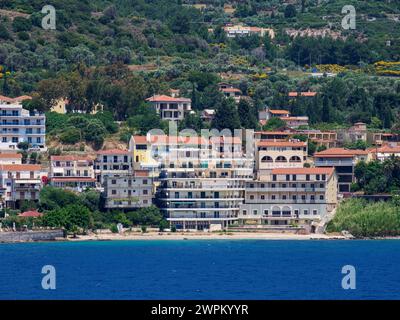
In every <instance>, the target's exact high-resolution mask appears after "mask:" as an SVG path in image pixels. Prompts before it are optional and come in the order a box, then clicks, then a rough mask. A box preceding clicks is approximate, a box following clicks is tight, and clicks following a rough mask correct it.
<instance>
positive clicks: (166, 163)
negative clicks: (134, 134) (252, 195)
mask: <svg viewBox="0 0 400 320" xmlns="http://www.w3.org/2000/svg"><path fill="white" fill-rule="evenodd" d="M151 139H152V140H151V148H152V150H153V151H152V155H153V156H154V157H155V158H157V159H159V162H160V170H161V171H160V178H159V179H160V186H159V188H158V192H157V200H158V203H159V206H160V207H161V209H162V211H163V212H164V214H165V215H166V216H167V219H168V221H169V222H170V224H171V226H175V227H176V228H177V229H197V230H203V229H209V230H210V229H211V230H215V229H221V228H226V227H228V226H229V225H231V224H233V223H234V222H235V221H237V216H238V211H239V207H240V204H241V203H242V202H243V200H244V191H245V182H246V181H248V180H250V179H251V178H252V162H253V159H252V158H246V157H245V156H244V154H243V151H242V143H241V139H240V138H232V137H214V138H211V139H206V138H202V137H200V138H199V137H169V136H153V137H151Z"/></svg>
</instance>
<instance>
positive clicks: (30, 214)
mask: <svg viewBox="0 0 400 320" xmlns="http://www.w3.org/2000/svg"><path fill="white" fill-rule="evenodd" d="M41 216H43V213H41V212H38V211H36V210H31V211H25V212H22V213H20V214H19V215H18V217H22V218H38V217H41Z"/></svg>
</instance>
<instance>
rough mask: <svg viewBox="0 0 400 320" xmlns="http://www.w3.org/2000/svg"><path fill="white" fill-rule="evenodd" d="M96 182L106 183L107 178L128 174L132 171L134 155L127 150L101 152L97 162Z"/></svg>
mask: <svg viewBox="0 0 400 320" xmlns="http://www.w3.org/2000/svg"><path fill="white" fill-rule="evenodd" d="M94 168H95V176H96V181H97V182H99V183H100V184H103V183H104V178H105V176H108V175H116V174H121V175H123V174H128V173H130V172H131V171H132V155H131V153H130V152H129V151H127V150H119V149H112V150H101V151H99V152H97V157H96V160H95V165H94Z"/></svg>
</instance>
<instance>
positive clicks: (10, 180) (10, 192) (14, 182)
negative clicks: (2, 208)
mask: <svg viewBox="0 0 400 320" xmlns="http://www.w3.org/2000/svg"><path fill="white" fill-rule="evenodd" d="M42 175H43V174H42V168H41V166H40V165H35V164H3V165H0V194H1V196H2V198H3V200H4V201H5V205H6V207H8V208H19V206H20V202H21V201H23V200H32V201H37V200H39V192H40V189H41V186H42V180H41V178H42Z"/></svg>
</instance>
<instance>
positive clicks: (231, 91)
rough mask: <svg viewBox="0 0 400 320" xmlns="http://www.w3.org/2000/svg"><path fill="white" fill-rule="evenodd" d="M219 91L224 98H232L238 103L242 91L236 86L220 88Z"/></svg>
mask: <svg viewBox="0 0 400 320" xmlns="http://www.w3.org/2000/svg"><path fill="white" fill-rule="evenodd" d="M220 91H221V92H222V94H223V95H224V96H225V97H226V98H233V100H235V102H236V103H239V101H240V99H241V98H242V91H241V90H240V89H238V88H234V87H230V88H221V89H220Z"/></svg>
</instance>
